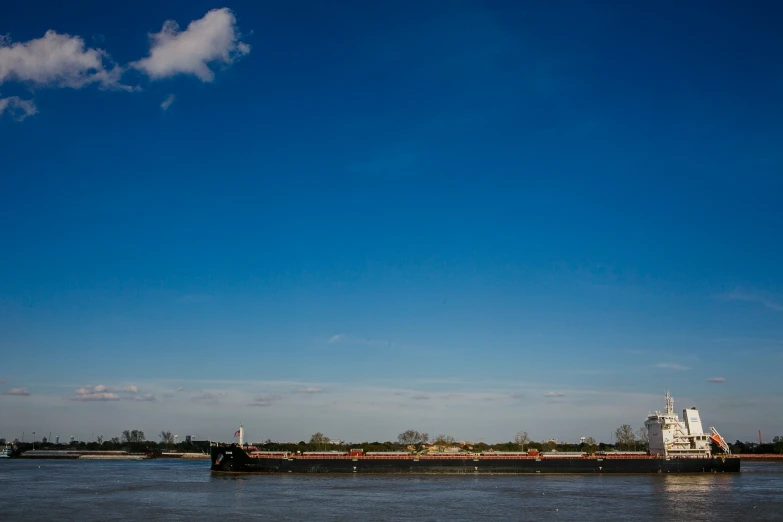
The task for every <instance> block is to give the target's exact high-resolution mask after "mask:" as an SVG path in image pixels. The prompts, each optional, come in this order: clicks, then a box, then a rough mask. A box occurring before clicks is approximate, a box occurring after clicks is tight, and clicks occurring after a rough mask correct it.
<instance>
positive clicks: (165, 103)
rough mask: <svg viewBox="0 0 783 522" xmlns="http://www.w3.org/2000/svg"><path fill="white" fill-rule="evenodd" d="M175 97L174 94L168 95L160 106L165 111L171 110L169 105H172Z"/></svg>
mask: <svg viewBox="0 0 783 522" xmlns="http://www.w3.org/2000/svg"><path fill="white" fill-rule="evenodd" d="M175 99H176V96H174V95H173V94H169V95H168V96H166V99H165V100H163V101H162V102H161V104H160V108H161V109H163V110H164V111H167V110H169V107H171V104H172V103H174V100H175Z"/></svg>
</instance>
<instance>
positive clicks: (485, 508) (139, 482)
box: [0, 460, 783, 521]
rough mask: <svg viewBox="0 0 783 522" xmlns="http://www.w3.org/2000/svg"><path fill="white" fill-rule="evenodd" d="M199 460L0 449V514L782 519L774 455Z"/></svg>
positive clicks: (782, 494)
mask: <svg viewBox="0 0 783 522" xmlns="http://www.w3.org/2000/svg"><path fill="white" fill-rule="evenodd" d="M208 466H209V462H208V461H204V460H200V461H188V460H151V461H142V462H125V461H114V462H100V461H42V462H41V461H39V462H36V461H30V460H1V461H0V491H2V498H3V500H2V502H0V520H26V521H32V520H79V521H88V520H129V519H130V520H216V519H219V518H222V517H225V516H228V515H233V516H235V517H243V519H267V520H411V519H415V520H489V519H502V520H621V519H622V520H653V519H658V520H661V519H663V520H783V463H744V462H743V472H742V473H740V474H705V475H657V474H656V475H617V476H606V475H599V476H595V475H563V476H558V475H531V476H467V477H466V476H402V475H393V476H384V475H265V476H259V475H218V474H212V473H210V471H209V469H208ZM234 520H237V518H234Z"/></svg>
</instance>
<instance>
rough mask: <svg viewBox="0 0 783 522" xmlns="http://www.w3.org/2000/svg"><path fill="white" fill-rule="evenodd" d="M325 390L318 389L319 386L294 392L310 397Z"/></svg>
mask: <svg viewBox="0 0 783 522" xmlns="http://www.w3.org/2000/svg"><path fill="white" fill-rule="evenodd" d="M323 392H324V389H323V388H318V387H317V386H308V387H307V388H298V389H296V390H294V393H304V394H308V395H312V394H315V393H323Z"/></svg>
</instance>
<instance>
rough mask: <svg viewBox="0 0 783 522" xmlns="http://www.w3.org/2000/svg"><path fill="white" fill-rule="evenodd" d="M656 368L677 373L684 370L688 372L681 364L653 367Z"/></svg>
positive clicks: (664, 364) (660, 364)
mask: <svg viewBox="0 0 783 522" xmlns="http://www.w3.org/2000/svg"><path fill="white" fill-rule="evenodd" d="M655 367H656V368H664V369H666V370H677V371H678V372H682V371H685V370H690V368H689V367H687V366H683V365H681V364H676V363H658V364H656V365H655Z"/></svg>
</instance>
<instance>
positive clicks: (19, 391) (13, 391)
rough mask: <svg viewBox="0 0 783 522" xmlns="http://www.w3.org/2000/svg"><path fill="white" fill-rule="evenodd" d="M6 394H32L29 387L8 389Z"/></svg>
mask: <svg viewBox="0 0 783 522" xmlns="http://www.w3.org/2000/svg"><path fill="white" fill-rule="evenodd" d="M4 395H30V392H29V391H27V388H11V389H10V390H6V391H5V392H4Z"/></svg>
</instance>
